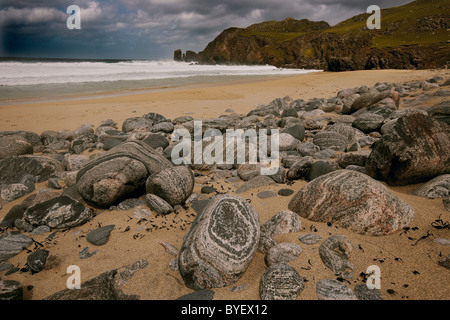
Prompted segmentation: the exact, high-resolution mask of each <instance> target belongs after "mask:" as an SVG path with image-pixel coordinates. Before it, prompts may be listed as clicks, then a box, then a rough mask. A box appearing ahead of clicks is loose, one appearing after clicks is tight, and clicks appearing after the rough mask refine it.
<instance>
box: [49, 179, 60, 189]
mask: <svg viewBox="0 0 450 320" xmlns="http://www.w3.org/2000/svg"><path fill="white" fill-rule="evenodd" d="M47 185H48V187H49V188H52V189H55V190H59V189H62V187H61V185H60V184H59V181H58V179H57V178H49V179H48V182H47Z"/></svg>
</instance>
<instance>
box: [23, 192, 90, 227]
mask: <svg viewBox="0 0 450 320" xmlns="http://www.w3.org/2000/svg"><path fill="white" fill-rule="evenodd" d="M93 216H94V212H93V210H92V209H90V208H87V207H85V206H84V205H83V204H82V203H80V202H78V201H76V200H74V199H72V198H69V197H67V196H60V197H56V198H53V199H51V200H48V201H45V202H42V203H39V204H37V205H35V206H33V207H30V208H28V209H27V210H26V211H25V213H24V219H25V221H26V222H28V223H31V224H32V225H34V226H40V225H47V226H49V227H50V228H56V229H62V228H72V227H76V226H79V225H82V224H84V223H86V222H87V221H88V220H89V219H91V218H92V217H93Z"/></svg>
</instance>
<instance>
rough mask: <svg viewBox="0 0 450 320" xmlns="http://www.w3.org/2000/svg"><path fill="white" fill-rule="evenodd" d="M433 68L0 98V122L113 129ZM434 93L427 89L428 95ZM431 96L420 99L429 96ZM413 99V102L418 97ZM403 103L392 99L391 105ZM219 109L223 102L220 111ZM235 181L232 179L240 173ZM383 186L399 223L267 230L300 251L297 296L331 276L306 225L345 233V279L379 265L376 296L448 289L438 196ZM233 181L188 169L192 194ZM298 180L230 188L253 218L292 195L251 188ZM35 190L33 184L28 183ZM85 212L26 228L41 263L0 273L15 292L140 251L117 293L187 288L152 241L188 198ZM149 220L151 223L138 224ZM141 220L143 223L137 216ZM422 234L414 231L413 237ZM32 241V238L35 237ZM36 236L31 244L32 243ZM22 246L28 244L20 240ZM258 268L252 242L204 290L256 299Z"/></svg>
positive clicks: (41, 294) (182, 216) (44, 293)
mask: <svg viewBox="0 0 450 320" xmlns="http://www.w3.org/2000/svg"><path fill="white" fill-rule="evenodd" d="M434 76H441V77H444V78H448V76H449V72H447V71H446V70H370V71H352V72H339V73H333V72H314V73H308V74H303V75H295V76H292V75H289V76H271V77H268V78H267V79H266V78H264V79H263V78H260V79H257V80H254V79H252V80H239V81H233V82H220V83H202V84H195V85H185V86H178V87H169V88H149V89H139V90H124V91H120V92H110V93H105V94H101V95H93V96H88V95H87V96H66V97H51V98H45V97H42V98H40V99H23V100H13V101H9V102H8V101H2V103H1V104H0V131H15V130H26V131H32V132H35V133H37V134H39V135H40V134H41V133H43V132H45V131H48V130H53V131H59V130H75V129H77V128H79V127H80V126H81V125H83V124H93V125H94V127H95V128H97V127H98V126H99V125H100V124H101V123H102V121H104V120H106V119H112V120H114V121H115V122H116V123H117V124H118V128H119V130H120V128H121V125H122V123H123V122H124V120H125V119H127V118H131V117H141V116H142V115H144V114H147V113H149V112H155V113H159V114H161V115H163V116H165V117H166V118H168V119H174V118H176V117H180V116H191V117H193V118H194V119H215V118H219V117H220V116H221V115H224V114H226V113H227V112H229V111H230V110H228V109H231V110H232V112H234V113H237V114H239V115H246V114H247V113H248V112H250V111H251V110H254V109H256V108H257V107H258V105H266V104H268V103H270V102H271V101H272V100H274V99H276V98H283V97H287V96H289V97H290V98H292V99H293V100H296V99H304V100H305V101H307V100H310V99H312V98H326V99H328V98H331V97H335V96H336V95H337V93H338V92H339V91H341V90H343V89H347V88H354V87H361V86H363V85H366V86H368V87H372V86H374V85H375V84H377V83H384V82H386V83H405V82H412V81H424V80H427V79H430V78H433V77H434ZM438 101H442V98H441V97H436V102H438ZM434 102H435V101H434V100H429V101H427V106H428V104H430V105H432V103H434ZM420 106H421V105H418V106H417V107H420ZM402 108H403V105H402V103H400V109H402ZM227 110H228V111H227ZM97 153H98V150H94V151H92V152H88V151H84V152H83V154H85V155H89V156H91V155H95V154H97ZM241 182H242V181H241ZM382 183H383V184H384V185H386V186H387V187H388V189H389V190H390V191H391V192H392V193H393V194H394V195H395V196H397V197H398V198H400V199H401V200H404V201H406V202H407V203H408V204H409V205H410V206H411V207H412V208H413V209H414V211H415V216H414V221H413V222H412V224H411V225H410V228H409V229H408V230H399V231H397V232H395V233H393V234H390V235H385V236H369V235H360V234H356V233H354V232H352V231H350V230H348V229H345V228H342V227H339V226H336V225H327V224H326V223H323V222H312V221H309V220H308V219H305V218H302V217H300V220H301V230H300V231H298V232H294V233H289V234H284V235H279V236H275V237H274V239H275V240H276V242H277V243H282V242H290V243H297V244H299V245H300V246H301V248H302V252H301V254H300V255H299V257H298V258H297V259H295V260H294V261H291V262H290V264H291V265H292V266H293V267H294V268H295V269H296V270H297V272H298V273H299V274H300V276H301V277H303V279H304V281H305V288H304V290H303V292H302V293H301V294H300V295H299V296H298V298H297V300H316V299H317V294H316V283H317V282H318V281H319V280H322V279H335V278H336V276H335V275H334V274H333V272H332V271H331V270H329V269H328V268H327V267H326V266H325V265H324V264H323V263H322V261H321V258H320V257H319V254H318V248H319V246H320V243H317V244H313V245H304V244H301V243H300V242H299V240H298V238H299V237H300V236H302V235H305V234H309V233H314V234H316V235H319V236H321V237H322V239H323V240H325V239H326V238H328V237H329V236H331V235H344V236H345V237H347V238H348V239H349V240H350V241H351V242H352V243H353V250H352V251H351V253H350V255H349V259H350V261H351V262H352V263H353V265H354V268H353V274H354V275H353V278H352V279H350V280H344V283H346V284H347V285H348V286H350V287H354V286H355V285H357V284H361V283H363V282H362V280H363V279H364V276H362V274H364V273H366V271H367V268H368V267H369V266H372V265H376V266H378V267H380V270H381V289H380V292H381V294H382V297H383V299H384V300H397V299H404V300H420V299H425V300H434V299H437V300H447V299H449V297H450V287H449V286H448V283H449V280H450V273H449V271H448V270H447V269H445V268H444V267H442V266H440V265H439V264H438V263H437V261H438V260H440V259H441V258H442V257H445V256H446V255H448V254H449V253H450V247H449V246H446V245H442V244H438V243H436V242H435V239H439V238H444V239H449V238H450V230H449V229H448V228H447V229H445V228H442V229H437V228H434V227H433V226H432V223H433V222H435V221H436V220H439V219H442V220H444V221H446V220H447V221H448V220H450V219H449V212H448V211H446V209H445V208H444V206H443V204H442V199H439V198H438V199H427V198H424V197H419V196H416V195H413V191H414V190H415V189H417V188H418V187H419V186H420V185H421V184H413V185H407V186H396V187H392V186H388V185H387V184H386V183H384V182H382ZM237 184H239V182H236V181H235V182H230V181H227V180H226V177H221V176H215V173H214V172H207V173H205V174H204V175H200V176H197V177H196V184H195V186H194V193H197V194H199V195H200V199H203V198H204V199H207V198H208V197H210V195H207V194H202V193H201V188H202V186H204V185H209V186H212V187H215V188H216V189H217V190H222V191H223V192H225V193H227V192H228V193H235V191H236V188H237ZM306 185H307V182H306V181H304V180H295V181H293V182H292V184H289V185H288V186H287V185H286V184H277V185H271V186H263V187H258V188H256V189H251V190H249V191H246V192H244V193H241V194H239V196H241V197H243V198H244V199H247V200H248V201H249V202H250V204H251V205H252V206H253V207H254V209H255V210H256V212H257V214H258V216H259V221H260V224H263V223H264V222H266V221H267V220H269V219H270V218H271V217H272V216H273V215H275V214H276V213H277V212H279V211H281V210H287V208H288V203H289V201H290V200H291V198H292V196H286V197H284V196H277V197H276V198H269V199H261V198H259V197H258V196H257V194H258V193H259V192H260V191H266V190H271V191H274V192H276V193H277V192H278V191H279V190H280V189H283V188H290V189H292V190H294V191H295V192H298V191H299V190H300V189H301V188H302V187H304V186H306ZM36 186H37V187H36V190H37V191H38V190H40V189H45V188H47V187H48V186H47V182H41V183H38V184H37V185H36ZM37 191H35V192H37ZM25 197H26V196H24V197H22V198H19V199H16V200H14V201H12V202H9V203H3V204H2V209H1V210H0V220H1V219H2V218H3V217H4V216H5V215H6V214H7V213H8V211H9V210H10V209H11V208H12V207H13V206H15V205H17V204H19V203H21V201H23V199H24V198H25ZM94 210H95V217H94V218H93V219H91V220H90V221H89V222H88V223H86V224H83V225H81V226H78V227H75V228H72V229H68V230H65V231H63V232H58V233H56V234H55V235H54V236H53V237H52V238H48V235H49V234H42V235H38V236H34V237H33V239H34V240H35V242H36V243H37V244H41V245H42V246H43V247H44V248H45V249H47V250H48V251H49V252H50V255H49V257H48V259H47V263H46V265H45V268H44V270H42V271H40V272H38V273H35V274H31V273H30V272H20V271H18V272H15V273H13V274H11V275H8V276H5V275H4V273H0V278H1V279H8V280H16V281H19V282H20V283H21V284H22V285H23V286H24V287H27V286H28V289H26V290H25V296H24V297H25V298H26V299H33V300H40V299H43V298H46V297H48V296H49V295H51V294H54V293H56V292H58V291H60V290H63V289H65V288H66V281H67V279H68V277H69V275H68V274H67V273H66V270H67V267H68V266H70V265H77V266H79V267H80V270H81V278H82V281H86V280H89V279H91V278H94V277H96V276H98V275H100V274H101V273H103V272H106V271H109V270H112V269H117V268H120V267H122V266H127V265H130V264H133V263H134V262H136V261H138V260H142V259H143V260H146V261H148V266H147V267H145V268H143V269H142V270H139V271H137V272H136V273H135V274H134V275H133V277H132V278H131V279H130V280H129V281H128V282H127V283H126V284H125V285H124V286H123V287H122V290H123V292H124V293H125V294H133V295H138V296H139V297H140V299H142V300H158V299H161V300H174V299H176V298H178V297H180V296H183V295H185V294H188V293H191V292H192V291H193V290H191V289H189V288H187V287H186V286H185V284H184V282H183V278H182V277H181V275H180V272H178V271H173V270H171V269H170V268H169V264H170V261H171V260H172V259H173V258H174V257H173V256H172V255H170V254H168V253H167V252H166V251H165V250H164V247H163V246H162V245H161V244H160V242H161V241H163V242H166V243H169V244H171V245H173V246H174V247H176V248H178V249H180V247H181V245H182V244H183V238H184V236H185V235H186V233H187V232H188V230H189V228H190V226H191V224H192V222H193V220H194V217H195V214H196V213H195V211H194V209H193V208H191V207H189V206H188V208H187V209H185V210H181V211H180V212H179V213H178V214H174V213H171V214H169V215H167V216H156V215H155V214H153V216H151V217H149V218H148V219H147V220H146V221H144V222H142V221H141V220H140V218H139V217H137V216H136V215H135V209H134V208H133V209H129V210H124V211H119V210H108V209H105V210H103V209H98V208H95V209H94ZM150 220H151V224H152V225H156V226H158V228H152V230H151V231H148V230H146V229H145V227H146V226H147V227H148V226H149V224H148V222H149V221H150ZM146 223H147V224H146ZM100 225H101V226H106V225H115V228H114V231H113V232H112V234H111V237H110V239H109V241H108V242H107V243H106V244H104V245H102V246H93V245H92V244H90V243H88V242H87V240H86V235H87V234H88V233H89V231H91V230H93V229H95V228H97V227H98V226H100ZM423 237H424V238H423ZM36 243H35V244H34V246H35V245H37V244H36ZM37 246H39V245H37ZM84 247H89V251H90V252H93V251H96V250H98V252H97V253H96V254H95V255H93V256H92V257H90V258H88V259H80V257H79V252H80V250H81V249H82V248H84ZM29 249H33V247H30V248H29ZM26 256H27V252H26V251H23V252H21V253H20V254H18V255H16V256H14V257H12V258H10V259H9V263H11V264H13V265H14V266H16V267H18V268H23V267H24V266H25V261H26ZM265 270H266V264H265V260H264V254H262V253H260V252H256V254H255V255H254V257H253V259H252V261H251V263H250V265H249V267H248V268H247V270H246V271H245V272H244V273H243V275H242V277H241V278H240V279H239V280H238V281H237V282H236V283H235V284H233V285H231V286H226V287H223V288H214V289H213V290H214V292H215V295H214V299H218V300H259V299H260V295H259V289H260V280H261V278H262V276H263V274H264V272H265Z"/></svg>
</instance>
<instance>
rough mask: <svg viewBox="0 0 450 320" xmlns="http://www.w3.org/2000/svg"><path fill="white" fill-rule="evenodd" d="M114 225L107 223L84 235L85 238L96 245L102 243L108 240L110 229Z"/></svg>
mask: <svg viewBox="0 0 450 320" xmlns="http://www.w3.org/2000/svg"><path fill="white" fill-rule="evenodd" d="M114 227H115V225H113V224H112V225H109V226H104V227H100V228H97V229H95V230H92V231H91V232H89V233H88V235H87V236H86V240H87V241H88V242H90V243H92V244H94V245H96V246H101V245H104V244H105V243H107V242H108V240H109V236H110V235H111V231H112V230H113V229H114Z"/></svg>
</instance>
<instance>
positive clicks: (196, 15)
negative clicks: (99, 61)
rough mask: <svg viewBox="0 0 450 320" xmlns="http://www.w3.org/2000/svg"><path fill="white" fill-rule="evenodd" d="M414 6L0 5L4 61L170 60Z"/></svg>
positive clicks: (119, 0) (294, 2)
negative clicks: (228, 38) (240, 36)
mask: <svg viewBox="0 0 450 320" xmlns="http://www.w3.org/2000/svg"><path fill="white" fill-rule="evenodd" d="M408 2H410V1H408V0H393V1H387V0H373V1H365V0H362V1H361V0H344V1H338V0H281V1H274V0H222V1H217V0H109V1H102V0H41V1H26V0H2V6H1V7H0V28H1V29H0V30H1V37H2V48H1V51H0V54H2V55H22V56H24V55H29V56H43V55H50V56H55V55H64V56H66V57H70V56H73V57H97V58H106V57H107V58H112V57H117V58H170V57H171V55H172V52H173V50H174V49H177V48H182V49H184V50H186V49H191V50H195V51H200V50H202V49H203V48H204V47H205V46H206V45H207V44H208V42H209V41H211V40H213V39H214V37H216V36H217V35H218V34H219V33H220V32H221V31H222V30H223V29H226V28H229V27H246V26H248V25H250V24H253V23H257V22H261V21H266V20H283V19H285V18H287V17H293V18H296V19H304V18H306V19H310V20H315V21H318V20H324V21H327V22H328V23H330V24H331V25H333V24H336V23H338V22H340V21H342V20H345V19H347V18H349V17H351V16H353V15H356V14H359V13H363V12H365V11H366V9H367V7H368V6H369V5H372V4H376V5H378V6H380V7H381V8H386V7H392V6H398V5H402V4H405V3H408ZM71 4H75V5H78V6H79V7H80V8H81V14H82V15H81V27H82V29H81V30H76V31H75V30H68V29H67V28H66V19H67V17H68V14H66V12H65V10H66V8H67V6H69V5H71Z"/></svg>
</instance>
